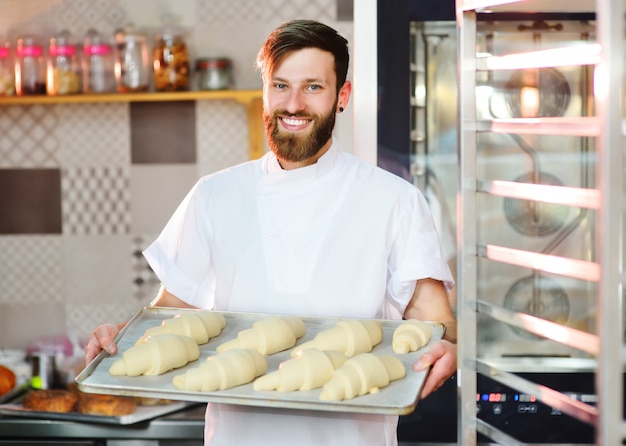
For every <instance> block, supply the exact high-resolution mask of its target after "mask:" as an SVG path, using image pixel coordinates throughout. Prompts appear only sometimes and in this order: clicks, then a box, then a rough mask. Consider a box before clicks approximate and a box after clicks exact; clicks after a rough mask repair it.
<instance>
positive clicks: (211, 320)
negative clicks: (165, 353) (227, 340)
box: [137, 310, 226, 344]
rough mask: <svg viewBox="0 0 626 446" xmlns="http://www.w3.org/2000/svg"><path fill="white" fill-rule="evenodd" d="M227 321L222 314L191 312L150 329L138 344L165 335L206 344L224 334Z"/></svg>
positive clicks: (207, 311)
mask: <svg viewBox="0 0 626 446" xmlns="http://www.w3.org/2000/svg"><path fill="white" fill-rule="evenodd" d="M225 326H226V319H225V318H224V316H223V315H222V314H221V313H217V312H214V311H209V310H198V311H189V312H185V313H181V314H178V315H176V316H174V317H172V318H170V319H166V320H164V321H163V322H162V323H161V325H158V326H156V327H152V328H148V329H147V330H146V331H145V333H144V335H143V336H142V337H141V338H139V339H138V340H137V344H140V343H142V342H143V341H145V339H146V338H148V337H150V336H156V335H159V334H164V333H171V334H177V335H184V336H189V337H190V338H192V339H193V340H194V341H196V343H197V344H206V343H207V342H209V339H211V338H214V337H215V336H217V335H219V334H220V333H221V332H222V329H223V328H224V327H225Z"/></svg>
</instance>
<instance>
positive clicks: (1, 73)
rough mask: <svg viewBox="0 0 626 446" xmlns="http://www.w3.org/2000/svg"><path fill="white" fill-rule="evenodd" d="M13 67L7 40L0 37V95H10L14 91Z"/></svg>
mask: <svg viewBox="0 0 626 446" xmlns="http://www.w3.org/2000/svg"><path fill="white" fill-rule="evenodd" d="M13 73H14V68H13V63H12V61H11V51H10V47H9V43H8V42H4V43H3V41H2V40H1V39H0V96H11V95H13V94H14V93H15V80H14V74H13Z"/></svg>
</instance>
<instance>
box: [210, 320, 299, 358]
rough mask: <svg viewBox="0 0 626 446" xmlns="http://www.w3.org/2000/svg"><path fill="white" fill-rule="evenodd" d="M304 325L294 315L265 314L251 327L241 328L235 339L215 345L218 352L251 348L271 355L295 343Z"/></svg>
mask: <svg viewBox="0 0 626 446" xmlns="http://www.w3.org/2000/svg"><path fill="white" fill-rule="evenodd" d="M305 332H306V326H305V325H304V322H303V321H302V319H301V318H299V317H296V316H282V317H281V316H267V317H264V318H262V319H259V320H257V321H255V322H254V323H253V324H252V327H251V328H247V329H245V330H241V331H240V332H239V333H238V334H237V337H236V338H235V339H232V340H230V341H226V342H224V343H223V344H220V345H218V346H217V351H218V352H225V351H227V350H231V349H233V348H252V349H254V350H256V351H258V352H259V353H261V354H262V355H271V354H274V353H277V352H280V351H283V350H286V349H288V348H290V347H293V346H294V345H296V340H297V339H298V338H300V337H302V336H303V335H304V333H305Z"/></svg>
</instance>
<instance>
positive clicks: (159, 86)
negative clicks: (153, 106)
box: [152, 28, 190, 91]
mask: <svg viewBox="0 0 626 446" xmlns="http://www.w3.org/2000/svg"><path fill="white" fill-rule="evenodd" d="M152 65H153V69H154V88H155V90H156V91H185V90H188V89H189V71H190V70H189V52H188V50H187V44H186V43H185V38H184V35H183V33H182V31H181V30H177V29H175V28H170V29H166V30H165V31H164V32H162V33H161V34H157V35H156V36H155V41H154V50H153V51H152Z"/></svg>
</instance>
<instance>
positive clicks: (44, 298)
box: [0, 236, 65, 305]
mask: <svg viewBox="0 0 626 446" xmlns="http://www.w3.org/2000/svg"><path fill="white" fill-rule="evenodd" d="M61 247H62V237H61V236H3V237H0V252H1V253H2V255H0V283H1V284H2V287H0V303H7V304H12V305H28V304H37V303H61V304H62V303H63V302H64V301H65V284H64V282H63V274H62V265H63V262H62V249H61Z"/></svg>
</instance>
